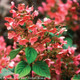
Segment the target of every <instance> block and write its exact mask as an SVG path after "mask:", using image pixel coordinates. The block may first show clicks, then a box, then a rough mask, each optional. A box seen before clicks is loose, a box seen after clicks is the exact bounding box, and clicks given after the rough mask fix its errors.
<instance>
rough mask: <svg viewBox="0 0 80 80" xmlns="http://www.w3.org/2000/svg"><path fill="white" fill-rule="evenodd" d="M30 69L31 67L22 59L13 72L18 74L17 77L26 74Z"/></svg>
mask: <svg viewBox="0 0 80 80" xmlns="http://www.w3.org/2000/svg"><path fill="white" fill-rule="evenodd" d="M30 71H31V67H30V66H29V65H28V64H27V63H26V62H24V61H20V62H19V63H18V64H17V66H16V68H15V73H16V74H19V78H21V77H24V76H26V75H27V74H29V73H30Z"/></svg>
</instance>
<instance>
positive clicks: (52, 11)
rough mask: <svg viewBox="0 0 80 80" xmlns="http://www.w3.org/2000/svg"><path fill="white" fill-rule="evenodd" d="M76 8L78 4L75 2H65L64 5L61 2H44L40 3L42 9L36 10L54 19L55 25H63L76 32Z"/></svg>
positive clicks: (48, 0)
mask: <svg viewBox="0 0 80 80" xmlns="http://www.w3.org/2000/svg"><path fill="white" fill-rule="evenodd" d="M78 8H79V4H78V3H77V1H76V0H73V1H72V0H67V2H66V3H65V4H64V3H63V2H62V1H61V0H58V1H57V0H46V3H45V2H42V7H38V10H39V11H40V12H41V13H42V14H44V13H46V15H48V16H49V17H50V18H52V19H54V20H55V24H60V23H63V24H66V25H67V26H68V27H71V29H72V30H74V31H76V30H78V29H79V24H78V22H77V21H78V20H79V18H78V12H77V10H78Z"/></svg>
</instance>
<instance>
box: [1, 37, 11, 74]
mask: <svg viewBox="0 0 80 80" xmlns="http://www.w3.org/2000/svg"><path fill="white" fill-rule="evenodd" d="M10 51H11V46H8V47H6V43H5V41H4V38H3V37H2V36H0V73H1V70H2V68H5V67H7V66H8V65H9V61H10V59H9V57H8V55H9V53H10ZM8 67H9V66H8Z"/></svg>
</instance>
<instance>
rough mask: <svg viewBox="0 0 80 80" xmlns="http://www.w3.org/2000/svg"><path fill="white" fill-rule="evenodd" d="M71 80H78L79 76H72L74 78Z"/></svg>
mask: <svg viewBox="0 0 80 80" xmlns="http://www.w3.org/2000/svg"><path fill="white" fill-rule="evenodd" d="M72 80H80V74H78V75H74V77H73V78H72Z"/></svg>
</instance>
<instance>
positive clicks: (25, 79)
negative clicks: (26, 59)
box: [20, 78, 28, 80]
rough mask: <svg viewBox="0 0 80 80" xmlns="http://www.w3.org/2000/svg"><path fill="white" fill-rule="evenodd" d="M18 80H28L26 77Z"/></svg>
mask: <svg viewBox="0 0 80 80" xmlns="http://www.w3.org/2000/svg"><path fill="white" fill-rule="evenodd" d="M20 80H28V79H27V78H24V79H20Z"/></svg>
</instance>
